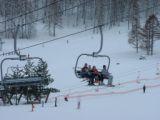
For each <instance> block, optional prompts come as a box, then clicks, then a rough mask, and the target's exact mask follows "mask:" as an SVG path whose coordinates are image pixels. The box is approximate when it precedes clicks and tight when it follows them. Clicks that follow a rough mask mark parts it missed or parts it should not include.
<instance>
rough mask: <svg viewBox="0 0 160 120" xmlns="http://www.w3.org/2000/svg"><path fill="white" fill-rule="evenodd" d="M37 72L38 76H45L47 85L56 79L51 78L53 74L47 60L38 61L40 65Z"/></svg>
mask: <svg viewBox="0 0 160 120" xmlns="http://www.w3.org/2000/svg"><path fill="white" fill-rule="evenodd" d="M35 73H36V74H37V76H39V77H43V78H44V84H45V85H48V84H50V83H52V82H53V81H54V80H53V79H52V78H51V75H50V74H49V70H48V64H47V63H46V62H45V61H41V60H40V61H39V62H38V65H37V67H36V69H35Z"/></svg>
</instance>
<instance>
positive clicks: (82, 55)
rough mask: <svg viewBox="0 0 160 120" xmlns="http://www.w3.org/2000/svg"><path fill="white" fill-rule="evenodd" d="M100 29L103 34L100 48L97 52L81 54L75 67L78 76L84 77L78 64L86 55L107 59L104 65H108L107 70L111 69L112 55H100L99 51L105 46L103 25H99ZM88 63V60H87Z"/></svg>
mask: <svg viewBox="0 0 160 120" xmlns="http://www.w3.org/2000/svg"><path fill="white" fill-rule="evenodd" d="M99 30H100V35H101V44H100V49H99V50H98V51H97V52H93V53H92V54H87V53H84V54H80V55H79V56H78V58H77V60H76V64H75V69H74V72H75V75H76V77H77V78H82V76H81V70H80V69H79V67H78V64H79V62H80V59H81V58H82V57H84V56H86V57H91V58H96V59H97V58H104V59H105V61H106V62H105V63H104V64H103V65H106V66H107V67H106V68H107V70H109V67H110V57H109V56H108V55H100V54H99V53H100V52H101V50H102V47H103V33H102V25H101V26H99ZM85 63H87V62H85Z"/></svg>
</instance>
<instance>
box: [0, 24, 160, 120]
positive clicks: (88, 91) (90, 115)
mask: <svg viewBox="0 0 160 120" xmlns="http://www.w3.org/2000/svg"><path fill="white" fill-rule="evenodd" d="M38 29H39V31H40V32H39V33H38V34H37V35H38V36H37V37H36V38H33V39H31V40H18V48H23V47H26V46H30V45H33V44H36V43H39V42H43V41H46V40H52V39H55V38H54V37H49V36H48V35H47V32H45V29H44V28H43V26H39V28H38ZM77 31H79V29H73V28H67V29H64V30H59V31H58V34H57V36H56V37H57V38H58V37H60V36H63V35H67V34H70V33H73V32H77ZM92 32H93V31H87V32H84V33H81V34H77V35H74V36H70V37H67V38H64V39H60V40H57V41H53V42H49V43H46V44H42V45H39V46H36V47H33V48H29V49H25V50H22V51H21V53H23V54H30V56H39V57H42V58H43V59H44V60H45V61H46V62H47V63H48V67H49V72H50V73H51V75H52V77H53V78H54V79H55V81H54V83H53V84H51V85H50V87H54V88H58V89H60V91H61V92H59V93H56V94H51V95H50V97H49V101H48V103H47V104H45V105H44V107H42V105H41V104H35V108H34V111H33V112H31V105H24V104H20V105H18V106H16V105H12V106H10V105H8V106H3V105H1V106H0V116H1V119H2V120H11V119H12V120H53V119H55V120H160V107H159V106H160V102H159V101H160V94H159V93H160V87H159V85H160V76H159V74H157V73H159V72H160V71H159V70H160V48H159V47H158V46H159V45H158V43H159V42H158V41H157V42H156V43H155V49H154V55H153V56H147V55H146V53H145V52H139V53H138V54H137V53H136V51H135V49H133V48H132V47H131V46H130V45H129V44H128V42H127V39H128V28H127V26H126V25H125V24H122V25H121V27H114V28H112V29H110V30H109V29H107V30H105V31H104V44H103V49H102V51H101V53H100V54H102V55H108V56H110V58H111V66H110V69H109V71H110V73H112V75H113V76H114V78H113V83H114V84H115V85H116V86H115V87H107V86H87V82H82V79H78V78H76V76H75V74H74V67H75V63H76V60H77V57H78V56H79V55H80V54H82V53H88V54H90V53H93V52H95V51H97V50H98V49H99V46H100V35H99V34H98V33H97V34H93V33H92ZM11 50H13V40H6V41H5V44H4V46H3V52H7V51H11ZM12 56H14V55H10V56H4V57H1V60H2V59H3V58H5V57H12ZM140 56H145V59H143V60H140V59H139V58H140ZM84 63H88V64H90V65H92V66H93V65H96V66H97V68H99V69H101V68H102V66H103V65H104V64H106V65H107V64H108V61H107V60H105V59H102V58H89V57H83V58H81V59H80V61H79V63H78V66H79V67H82V66H83V64H84ZM11 64H13V63H11V62H10V63H8V62H7V63H5V67H4V69H5V70H6V69H7V67H8V66H11ZM16 64H19V63H16ZM105 83H107V81H105ZM144 85H146V86H147V88H146V93H145V94H144V93H143V90H142V89H141V88H142V87H143V86H144ZM127 91H128V92H127ZM65 96H67V97H68V102H66V101H65V100H64V97H65ZM55 97H57V99H58V102H57V107H55V103H54V102H55ZM78 107H79V109H78Z"/></svg>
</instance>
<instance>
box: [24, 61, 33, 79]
mask: <svg viewBox="0 0 160 120" xmlns="http://www.w3.org/2000/svg"><path fill="white" fill-rule="evenodd" d="M24 74H25V76H26V77H31V76H36V73H35V65H34V62H31V61H30V60H28V61H27V64H26V65H25V66H24Z"/></svg>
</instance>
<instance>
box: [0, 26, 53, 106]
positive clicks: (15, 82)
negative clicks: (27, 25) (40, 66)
mask: <svg viewBox="0 0 160 120" xmlns="http://www.w3.org/2000/svg"><path fill="white" fill-rule="evenodd" d="M18 28H19V26H18V27H17V31H16V32H15V34H13V38H14V52H15V54H16V55H17V56H18V57H10V58H4V59H3V60H2V61H1V63H0V65H1V67H0V74H1V81H0V86H3V88H4V89H3V90H0V92H1V93H2V95H1V96H2V98H3V102H4V104H6V103H10V104H11V105H12V99H13V97H14V96H15V97H16V104H19V102H20V99H21V97H22V95H23V96H25V97H26V100H27V103H29V102H33V101H34V100H33V99H32V98H31V96H34V97H35V98H34V99H38V100H39V102H41V98H42V95H44V96H46V100H45V102H47V100H48V96H49V94H50V92H51V89H50V88H44V82H46V78H45V76H43V75H35V76H21V77H11V76H7V77H6V76H4V73H3V70H4V69H3V64H4V63H5V62H9V61H20V62H22V61H28V60H39V61H41V62H42V63H43V62H44V61H43V60H42V58H40V57H30V56H28V55H21V54H20V53H19V52H18V51H17V39H16V37H17V32H18ZM11 68H16V67H14V66H12V67H11ZM8 69H10V68H7V73H8ZM7 73H5V75H6V74H7ZM47 80H48V79H47Z"/></svg>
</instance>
